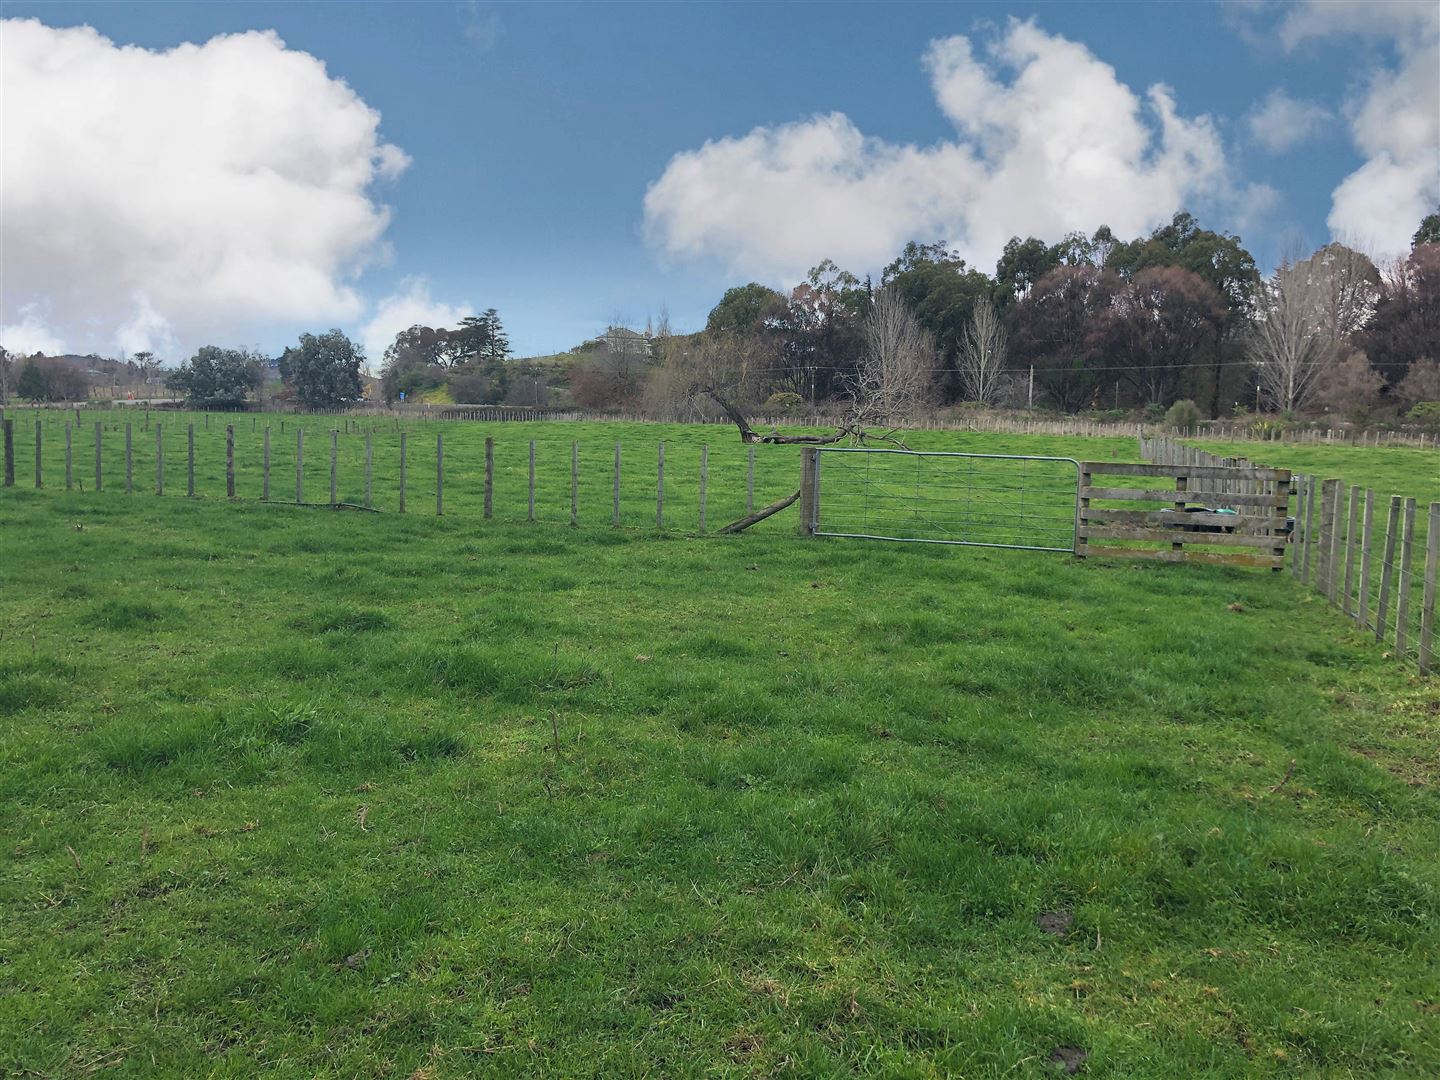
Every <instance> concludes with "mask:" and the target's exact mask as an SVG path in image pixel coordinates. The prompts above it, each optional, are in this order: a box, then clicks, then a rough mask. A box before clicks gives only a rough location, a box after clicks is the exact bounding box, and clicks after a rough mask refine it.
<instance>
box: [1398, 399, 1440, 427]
mask: <svg viewBox="0 0 1440 1080" xmlns="http://www.w3.org/2000/svg"><path fill="white" fill-rule="evenodd" d="M1405 419H1407V420H1409V421H1410V423H1412V424H1424V425H1426V426H1427V427H1440V401H1417V402H1416V403H1415V406H1414V407H1413V408H1412V409H1411V410H1410V411H1409V412H1408V413H1406V414H1405Z"/></svg>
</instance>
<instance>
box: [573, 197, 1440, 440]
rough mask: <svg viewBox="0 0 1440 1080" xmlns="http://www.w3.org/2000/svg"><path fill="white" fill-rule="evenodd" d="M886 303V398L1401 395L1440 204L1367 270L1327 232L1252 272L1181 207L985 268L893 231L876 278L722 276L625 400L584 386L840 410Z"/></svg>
mask: <svg viewBox="0 0 1440 1080" xmlns="http://www.w3.org/2000/svg"><path fill="white" fill-rule="evenodd" d="M1432 233H1434V234H1437V235H1434V236H1432ZM896 312H903V314H904V316H905V317H906V318H907V319H908V320H910V322H912V323H913V330H914V331H916V332H917V333H920V334H922V335H923V339H921V338H912V337H908V336H907V337H906V339H905V340H906V341H907V342H913V344H907V346H906V350H902V351H906V352H907V354H908V355H911V356H913V357H915V358H916V359H913V360H911V361H909V362H907V365H906V370H907V371H910V372H912V374H913V375H914V376H915V377H914V378H910V377H908V376H907V378H906V379H905V380H903V381H905V382H906V385H907V386H909V387H911V389H909V390H907V391H906V393H905V394H903V395H900V396H901V397H902V398H904V399H905V400H907V401H908V402H910V403H911V404H912V405H913V406H914V407H921V406H923V405H941V404H946V403H950V402H957V401H973V402H980V403H983V404H986V405H1022V406H1023V405H1027V404H1036V405H1042V404H1043V405H1048V406H1051V407H1055V408H1059V409H1062V410H1065V411H1067V412H1074V411H1078V410H1082V409H1111V408H1117V407H1126V408H1151V409H1163V408H1165V407H1167V406H1168V405H1170V404H1172V403H1173V402H1174V401H1176V400H1178V399H1181V398H1189V399H1193V400H1195V401H1197V402H1199V403H1200V406H1201V408H1202V410H1203V411H1205V412H1207V413H1208V414H1209V415H1210V416H1212V417H1218V416H1220V415H1221V414H1222V413H1223V412H1226V411H1229V410H1231V409H1234V408H1236V407H1237V406H1257V407H1259V408H1264V409H1270V410H1274V411H1278V412H1297V411H1301V410H1306V409H1312V408H1326V409H1332V410H1340V411H1352V410H1356V409H1360V408H1363V407H1366V406H1368V405H1373V404H1375V403H1377V402H1379V401H1381V400H1382V399H1384V398H1388V399H1390V400H1391V401H1392V402H1394V403H1395V404H1396V405H1397V406H1399V407H1402V408H1403V407H1408V406H1409V405H1413V404H1415V403H1416V402H1419V401H1425V400H1436V399H1437V398H1440V387H1437V385H1436V377H1435V371H1436V368H1437V365H1436V360H1437V358H1440V216H1434V217H1432V218H1427V219H1426V222H1425V223H1424V224H1422V227H1421V229H1420V231H1419V232H1417V234H1416V237H1415V244H1414V247H1413V250H1412V251H1411V253H1410V255H1409V256H1408V257H1407V258H1406V259H1404V260H1403V261H1401V262H1398V263H1396V264H1394V265H1391V266H1387V267H1384V268H1383V269H1382V268H1379V267H1377V266H1376V265H1375V264H1374V263H1373V262H1372V261H1371V260H1370V259H1369V258H1367V257H1366V256H1365V255H1363V254H1361V253H1360V252H1358V251H1354V250H1352V249H1350V248H1348V247H1346V246H1344V245H1342V244H1338V243H1332V244H1327V245H1326V246H1325V247H1323V248H1321V249H1320V250H1319V251H1317V252H1315V253H1314V254H1313V255H1311V256H1310V257H1309V258H1306V259H1298V260H1287V261H1286V262H1285V264H1283V265H1282V266H1281V267H1280V268H1279V269H1278V270H1276V271H1275V273H1274V274H1273V275H1270V276H1269V277H1266V276H1263V275H1261V274H1260V272H1259V271H1258V269H1257V267H1256V264H1255V260H1254V258H1253V257H1252V256H1251V255H1250V253H1249V252H1248V251H1246V250H1245V248H1244V247H1243V246H1242V244H1241V242H1240V239H1239V238H1238V237H1236V236H1232V235H1229V234H1226V233H1218V232H1214V231H1211V230H1208V229H1204V228H1202V227H1201V226H1200V224H1199V223H1198V222H1197V221H1196V220H1195V219H1194V218H1193V217H1192V216H1191V215H1189V214H1186V213H1180V214H1176V215H1175V216H1174V218H1173V219H1172V220H1171V221H1170V222H1168V223H1167V224H1165V225H1164V226H1161V227H1160V228H1157V229H1156V230H1154V231H1153V232H1152V233H1151V234H1150V235H1148V236H1145V237H1141V238H1138V239H1135V240H1130V241H1124V240H1120V239H1117V238H1116V237H1115V236H1114V235H1113V234H1112V233H1111V231H1110V230H1109V229H1108V228H1105V227H1101V228H1099V229H1097V230H1096V231H1095V232H1094V233H1092V234H1089V235H1085V234H1081V233H1074V234H1071V235H1069V236H1066V237H1064V238H1062V239H1061V240H1060V241H1059V242H1057V243H1053V244H1047V243H1045V242H1044V241H1041V240H1038V239H1036V238H1034V237H1030V238H1026V239H1023V240H1022V239H1020V238H1018V237H1017V238H1014V239H1012V240H1011V241H1010V242H1009V243H1008V244H1006V245H1005V248H1004V250H1003V252H1002V253H1001V256H1000V259H999V260H998V262H997V264H996V268H995V272H994V274H993V275H992V274H987V273H984V272H982V271H980V270H977V269H975V268H973V267H970V266H968V265H967V264H966V262H965V260H964V259H962V258H961V257H960V256H959V255H958V254H957V253H955V252H952V251H949V250H947V249H946V248H945V247H944V246H943V245H937V244H929V245H926V244H917V243H911V244H907V245H906V247H905V249H904V251H902V252H901V254H900V255H899V257H898V258H896V260H895V261H894V262H892V263H891V264H890V265H889V266H887V267H885V269H884V270H883V272H882V274H881V279H880V281H879V283H878V284H877V283H875V282H873V281H871V280H869V279H866V280H861V279H859V278H857V277H856V276H855V275H854V274H851V273H849V272H847V271H845V270H843V269H841V268H839V267H837V266H835V265H834V264H833V263H831V262H829V261H826V262H822V263H821V264H820V265H819V266H817V267H816V268H815V269H814V270H812V271H811V272H810V274H809V275H807V277H806V279H805V280H804V281H803V282H801V283H800V284H798V285H797V286H795V287H794V288H793V289H791V290H790V292H789V293H783V292H780V291H778V290H775V289H772V288H769V287H767V286H764V285H761V284H759V283H756V282H750V283H748V284H745V285H740V286H736V287H735V288H732V289H730V290H728V291H727V292H726V293H725V295H724V296H723V297H722V298H721V300H720V302H719V303H718V304H716V306H715V307H714V308H713V309H712V310H711V312H710V316H709V319H708V320H707V323H706V327H705V330H704V331H703V332H702V333H701V334H699V335H691V336H689V337H684V338H668V337H660V338H657V339H656V343H655V348H654V350H653V355H652V357H651V358H650V359H649V361H648V363H647V364H646V367H647V368H648V369H649V370H648V373H646V374H645V378H644V379H643V380H640V379H638V378H633V377H632V379H631V382H632V384H633V385H634V386H636V387H639V386H641V385H642V383H643V389H642V390H640V392H639V396H638V398H637V397H636V396H635V394H634V393H624V392H621V390H622V388H619V387H615V386H614V385H613V383H612V389H613V390H615V392H614V393H612V394H611V395H610V400H607V401H605V402H599V401H597V402H588V403H589V404H596V405H600V404H605V405H616V404H622V403H623V404H630V405H634V404H636V403H637V401H643V402H644V403H645V404H647V405H648V406H649V407H650V408H651V409H652V410H655V411H666V412H669V413H670V414H672V415H673V414H675V413H676V412H677V410H680V407H681V406H684V405H688V407H691V408H696V409H698V408H700V406H698V405H696V404H695V403H696V402H697V401H700V402H708V403H709V406H710V407H712V408H717V409H722V410H725V411H730V410H734V411H737V412H740V413H745V412H755V411H766V412H780V411H783V410H784V408H785V407H787V406H793V405H795V404H798V403H801V402H804V403H810V404H821V403H825V402H836V403H840V404H841V405H842V406H844V408H845V409H848V410H850V411H851V412H854V411H856V410H857V409H860V405H859V402H861V401H862V400H864V399H865V397H866V394H865V393H864V392H863V389H862V388H863V387H865V386H867V385H871V384H873V381H874V378H875V375H876V371H877V369H876V368H875V367H874V366H873V361H874V358H875V356H876V353H875V349H874V342H875V336H874V335H875V334H876V333H878V332H880V328H881V327H888V328H889V329H887V330H885V331H884V332H885V333H894V332H895V330H894V327H895V321H894V318H893V316H894V315H895V313H896ZM907 333H908V331H907ZM885 370H889V369H885ZM891 374H892V375H893V374H894V373H893V372H891ZM921 376H923V377H921ZM882 381H887V382H893V379H891V378H889V376H887V377H886V378H885V379H884V380H882ZM872 396H873V395H872ZM882 396H883V395H882ZM617 398H623V399H624V400H623V401H620V400H616V399H617ZM722 402H723V404H722ZM582 404H587V402H582ZM682 411H683V410H682ZM742 430H743V428H742Z"/></svg>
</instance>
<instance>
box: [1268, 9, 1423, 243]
mask: <svg viewBox="0 0 1440 1080" xmlns="http://www.w3.org/2000/svg"><path fill="white" fill-rule="evenodd" d="M1356 37H1371V38H1374V37H1380V38H1384V39H1389V41H1390V42H1391V44H1392V45H1393V47H1394V51H1395V60H1396V62H1395V64H1394V65H1393V66H1385V65H1377V66H1375V67H1373V68H1372V69H1371V70H1370V71H1369V72H1368V73H1367V74H1368V77H1367V78H1366V79H1365V81H1364V84H1363V86H1362V87H1361V88H1360V89H1359V90H1358V91H1357V92H1356V93H1354V94H1353V95H1352V96H1351V97H1350V98H1349V100H1348V101H1347V102H1346V105H1345V112H1346V116H1347V117H1348V119H1349V121H1350V134H1351V139H1352V140H1353V142H1354V144H1355V148H1356V150H1358V151H1359V152H1360V153H1361V155H1363V156H1364V158H1365V161H1364V163H1363V164H1362V165H1361V166H1360V167H1359V168H1358V169H1356V170H1355V171H1354V172H1352V173H1351V174H1350V175H1349V176H1347V177H1345V179H1344V180H1342V181H1341V182H1340V184H1339V186H1338V187H1336V188H1335V191H1334V194H1333V195H1332V197H1331V199H1332V201H1331V209H1330V216H1329V218H1328V219H1327V224H1328V225H1329V226H1330V231H1331V232H1332V233H1333V234H1334V235H1335V236H1337V237H1339V238H1341V239H1344V240H1347V241H1348V242H1350V243H1353V244H1356V245H1358V246H1361V247H1364V248H1365V249H1366V250H1367V251H1369V252H1370V254H1372V255H1375V256H1378V257H1382V258H1383V257H1392V256H1395V255H1399V254H1402V253H1404V252H1406V251H1408V250H1409V248H1410V237H1411V235H1412V234H1413V233H1414V232H1415V229H1416V227H1417V226H1418V225H1419V224H1420V219H1421V218H1423V217H1424V216H1425V215H1426V214H1429V213H1432V212H1434V210H1435V207H1436V204H1437V203H1440V5H1437V4H1434V3H1346V2H1340V0H1328V2H1324V0H1312V2H1309V3H1301V4H1297V5H1295V6H1294V7H1292V8H1291V9H1289V10H1288V11H1287V12H1286V16H1285V19H1284V21H1283V22H1282V24H1281V26H1280V39H1281V42H1282V44H1283V45H1284V46H1285V47H1286V48H1287V49H1294V48H1298V47H1299V46H1300V45H1302V44H1304V43H1305V42H1307V41H1311V40H1340V41H1352V40H1353V39H1354V38H1356Z"/></svg>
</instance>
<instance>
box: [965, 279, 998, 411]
mask: <svg viewBox="0 0 1440 1080" xmlns="http://www.w3.org/2000/svg"><path fill="white" fill-rule="evenodd" d="M1004 375H1005V327H1004V325H1003V324H1002V323H1001V322H1000V316H998V315H997V314H995V305H993V304H992V303H990V301H989V300H981V301H979V302H978V303H976V305H975V310H974V312H973V313H972V314H971V316H970V321H969V323H967V324H966V326H965V330H964V332H963V334H962V335H961V338H960V380H961V383H962V384H963V385H964V387H965V397H966V398H967V399H968V400H970V401H978V402H979V403H980V404H982V405H993V404H995V400H996V398H997V397H999V395H1000V388H1001V384H1002V382H1003V381H1004Z"/></svg>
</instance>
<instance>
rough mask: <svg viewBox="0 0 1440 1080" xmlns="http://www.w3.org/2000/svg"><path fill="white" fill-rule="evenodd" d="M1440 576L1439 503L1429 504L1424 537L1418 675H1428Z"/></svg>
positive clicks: (1432, 647) (1433, 642)
mask: <svg viewBox="0 0 1440 1080" xmlns="http://www.w3.org/2000/svg"><path fill="white" fill-rule="evenodd" d="M1437 574H1440V502H1432V503H1431V504H1430V523H1429V532H1428V534H1427V536H1426V537H1425V592H1424V594H1423V595H1422V596H1421V598H1420V674H1421V675H1429V674H1430V666H1431V660H1432V659H1433V656H1434V652H1433V650H1434V644H1435V578H1436V576H1437Z"/></svg>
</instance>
